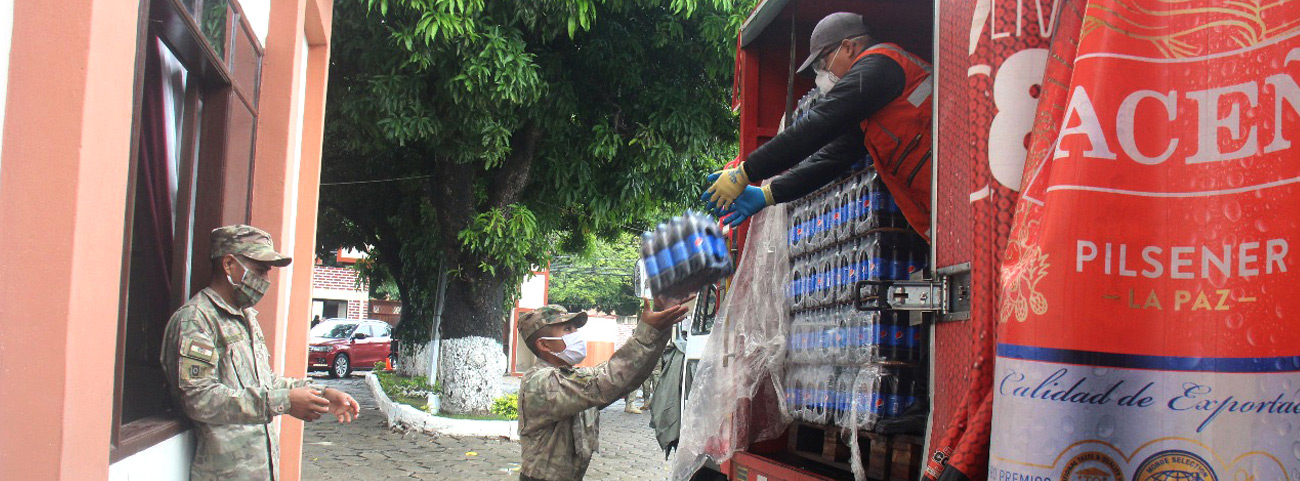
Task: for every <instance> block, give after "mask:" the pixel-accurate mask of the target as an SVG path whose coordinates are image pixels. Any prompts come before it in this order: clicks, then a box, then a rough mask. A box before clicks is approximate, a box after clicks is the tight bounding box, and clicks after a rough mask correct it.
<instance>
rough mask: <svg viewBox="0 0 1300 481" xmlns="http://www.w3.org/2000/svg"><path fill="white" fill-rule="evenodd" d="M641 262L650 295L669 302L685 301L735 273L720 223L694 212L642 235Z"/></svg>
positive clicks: (689, 212) (673, 219)
mask: <svg viewBox="0 0 1300 481" xmlns="http://www.w3.org/2000/svg"><path fill="white" fill-rule="evenodd" d="M641 260H643V261H645V265H646V275H647V277H648V279H649V281H650V282H649V283H650V291H651V292H652V293H653V294H654V295H655V296H656V297H662V298H664V299H667V300H669V301H671V300H680V299H685V298H686V297H689V296H690V295H691V294H692V293H694V292H696V291H698V290H700V288H702V287H704V286H705V285H708V284H712V283H714V282H717V281H718V280H720V279H722V278H724V277H726V276H728V275H731V273H732V271H734V270H735V265H734V264H733V263H732V260H731V253H730V252H729V251H728V249H727V241H726V239H725V238H724V237H723V236H722V231H721V229H719V228H718V224H717V222H716V221H714V220H713V219H712V218H711V217H708V216H706V215H704V214H700V213H697V212H692V211H687V212H686V214H684V215H681V216H678V217H674V218H672V219H670V220H669V221H668V222H666V223H662V224H659V226H658V227H657V228H655V230H654V232H646V233H644V234H642V235H641Z"/></svg>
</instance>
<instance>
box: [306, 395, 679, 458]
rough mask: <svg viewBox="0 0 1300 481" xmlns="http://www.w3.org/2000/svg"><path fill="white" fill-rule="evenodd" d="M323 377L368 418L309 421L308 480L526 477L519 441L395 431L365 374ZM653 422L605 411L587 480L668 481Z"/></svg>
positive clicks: (616, 407)
mask: <svg viewBox="0 0 1300 481" xmlns="http://www.w3.org/2000/svg"><path fill="white" fill-rule="evenodd" d="M318 381H320V382H322V383H323V384H326V385H328V386H330V387H334V388H338V389H341V390H344V391H347V392H348V393H349V394H351V395H352V396H353V397H355V398H356V399H357V402H358V403H360V404H361V417H360V419H357V420H356V421H354V422H353V423H352V424H339V423H338V422H336V421H334V420H333V419H329V420H327V419H325V418H321V419H320V420H318V421H316V422H313V423H308V424H307V428H306V432H305V433H304V435H303V444H304V446H303V463H302V479H310V480H322V481H331V480H348V481H385V480H399V479H400V480H410V479H428V480H432V479H439V480H454V481H476V480H501V479H518V477H519V474H518V470H519V443H517V442H512V441H498V440H488V439H480V438H456V437H452V436H436V435H429V434H424V433H414V432H410V433H401V432H395V431H392V430H390V429H388V426H387V423H386V421H385V420H384V414H383V413H381V412H379V409H378V407H377V406H376V405H375V400H374V398H373V397H372V396H371V395H370V392H369V390H368V389H366V385H365V382H364V381H362V378H361V377H359V376H353V377H351V378H347V379H338V380H335V379H326V378H318ZM649 422H650V415H649V413H645V414H628V413H625V412H623V401H617V402H615V403H614V404H612V405H610V406H609V407H607V408H605V410H603V411H601V413H600V452H598V453H596V455H595V456H594V457H593V458H592V461H591V467H590V468H589V469H588V470H587V477H586V479H587V481H622V480H638V481H645V480H651V481H657V480H662V479H665V478H666V476H667V468H666V465H665V463H664V462H663V459H664V457H663V451H661V450H660V449H659V445H658V443H656V442H655V439H654V432H653V431H652V430H651V429H650V427H649V426H648V424H649Z"/></svg>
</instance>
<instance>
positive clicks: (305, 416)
mask: <svg viewBox="0 0 1300 481" xmlns="http://www.w3.org/2000/svg"><path fill="white" fill-rule="evenodd" d="M329 411H330V401H329V400H328V399H325V398H323V397H321V396H320V391H317V390H315V389H312V388H309V387H299V388H294V389H290V390H289V415H290V416H293V417H295V418H298V419H301V420H303V421H315V420H316V419H317V418H320V415H321V414H322V413H327V412H329Z"/></svg>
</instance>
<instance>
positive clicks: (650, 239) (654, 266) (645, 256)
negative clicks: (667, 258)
mask: <svg viewBox="0 0 1300 481" xmlns="http://www.w3.org/2000/svg"><path fill="white" fill-rule="evenodd" d="M641 261H642V262H643V263H645V277H646V285H648V286H650V290H651V291H653V292H659V291H660V290H662V287H661V286H660V285H659V261H658V259H657V257H656V256H655V251H654V234H651V233H649V232H646V233H643V234H641Z"/></svg>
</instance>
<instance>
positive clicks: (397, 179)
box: [321, 175, 433, 186]
mask: <svg viewBox="0 0 1300 481" xmlns="http://www.w3.org/2000/svg"><path fill="white" fill-rule="evenodd" d="M429 177H433V175H411V177H390V178H376V179H368V181H342V182H321V186H350V185H355V183H381V182H402V181H415V179H424V178H429Z"/></svg>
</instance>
